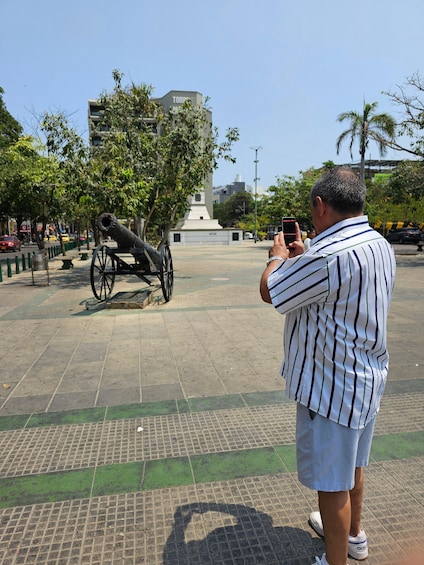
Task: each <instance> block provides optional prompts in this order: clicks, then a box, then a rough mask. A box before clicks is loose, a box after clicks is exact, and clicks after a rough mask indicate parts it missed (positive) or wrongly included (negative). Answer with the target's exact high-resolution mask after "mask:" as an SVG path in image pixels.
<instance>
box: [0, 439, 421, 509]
mask: <svg viewBox="0 0 424 565" xmlns="http://www.w3.org/2000/svg"><path fill="white" fill-rule="evenodd" d="M422 456H424V431H420V432H410V433H401V434H391V435H387V436H377V437H375V438H374V443H373V448H372V451H371V461H372V462H377V461H390V460H396V459H408V458H410V457H422ZM295 471H296V448H295V446H294V445H279V446H275V447H264V448H257V449H246V450H239V451H229V452H221V453H210V454H204V455H192V456H189V457H175V458H169V459H158V460H154V461H146V462H143V461H141V462H129V463H120V464H116V465H105V466H102V467H97V468H90V469H80V470H69V471H61V472H56V473H46V474H39V475H30V476H28V475H26V476H20V477H9V478H3V479H0V493H1V494H0V507H1V508H9V507H13V506H26V505H29V504H36V503H42V502H59V501H63V500H73V499H77V498H88V497H93V496H111V495H116V494H123V493H127V492H136V491H140V490H153V489H160V488H169V487H179V486H184V485H190V484H194V483H204V482H213V481H223V480H231V479H236V478H243V477H254V476H260V475H267V474H275V473H294V472H295Z"/></svg>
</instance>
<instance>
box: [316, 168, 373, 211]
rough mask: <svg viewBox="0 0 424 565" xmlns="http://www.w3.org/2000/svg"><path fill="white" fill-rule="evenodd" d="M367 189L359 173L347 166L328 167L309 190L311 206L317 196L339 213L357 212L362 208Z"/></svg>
mask: <svg viewBox="0 0 424 565" xmlns="http://www.w3.org/2000/svg"><path fill="white" fill-rule="evenodd" d="M366 192H367V189H366V187H365V184H364V183H363V182H362V181H361V179H360V177H359V175H358V174H357V173H355V172H354V171H353V170H352V169H349V168H348V167H333V168H331V169H328V170H327V171H326V172H325V173H324V174H323V175H322V176H321V177H320V178H319V179H318V180H317V181H316V183H315V184H314V186H313V187H312V190H311V202H312V206H315V204H316V198H317V196H320V197H321V198H322V200H323V201H324V202H326V203H327V204H329V205H330V206H331V207H332V208H333V209H334V210H335V211H336V212H339V213H340V214H358V213H361V212H362V211H363V209H364V203H365V196H366Z"/></svg>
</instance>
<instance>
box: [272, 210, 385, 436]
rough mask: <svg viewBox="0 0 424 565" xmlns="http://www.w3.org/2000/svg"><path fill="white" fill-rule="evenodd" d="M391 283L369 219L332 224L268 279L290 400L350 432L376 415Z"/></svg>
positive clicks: (382, 242)
mask: <svg viewBox="0 0 424 565" xmlns="http://www.w3.org/2000/svg"><path fill="white" fill-rule="evenodd" d="M394 277H395V259H394V254H393V250H392V247H391V246H390V245H389V244H388V243H387V241H386V240H385V239H384V238H383V237H382V236H381V235H380V234H379V233H377V232H376V231H375V230H373V229H372V228H371V227H370V226H369V223H368V218H367V216H358V217H354V218H348V219H346V220H343V221H341V222H338V223H337V224H335V225H333V226H332V227H330V228H329V229H327V230H326V231H325V232H323V233H321V234H320V235H319V236H317V237H315V238H314V239H313V241H312V245H311V247H310V249H309V250H308V251H306V252H305V253H304V254H303V255H300V256H298V257H294V258H291V259H287V260H286V261H284V262H283V263H280V264H279V265H278V267H277V268H276V269H275V270H274V271H273V272H272V273H271V274H270V276H269V278H268V289H269V292H270V296H271V299H272V303H273V305H274V307H275V308H276V309H277V311H278V312H279V313H280V314H286V320H285V330H284V360H283V363H282V366H281V374H282V375H283V377H284V378H285V379H286V391H287V396H288V398H291V399H292V400H295V401H296V402H299V403H301V404H303V405H305V406H307V407H308V408H310V409H311V410H313V411H314V412H318V413H319V414H321V415H322V416H324V417H326V418H329V419H330V420H333V421H335V422H339V423H340V424H342V425H344V426H348V427H351V428H362V427H363V426H365V424H366V423H367V422H368V421H369V420H370V418H372V417H373V416H374V415H375V414H376V413H377V412H378V410H379V407H380V400H381V396H382V394H383V390H384V387H385V383H386V378H387V371H388V363H389V356H388V353H387V348H386V325H387V315H388V310H389V304H390V300H391V296H392V292H393V285H394Z"/></svg>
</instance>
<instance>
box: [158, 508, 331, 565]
mask: <svg viewBox="0 0 424 565" xmlns="http://www.w3.org/2000/svg"><path fill="white" fill-rule="evenodd" d="M208 512H214V513H221V514H224V515H226V516H220V517H219V519H220V522H221V523H223V522H224V521H225V522H228V525H223V526H221V527H216V528H214V529H213V530H212V531H210V532H209V533H208V534H207V535H206V537H203V538H202V539H196V540H192V541H186V537H187V530H188V528H189V527H190V528H191V526H190V523H191V522H199V519H198V516H199V515H202V514H206V513H208ZM196 515H197V516H196ZM206 521H207V519H206ZM191 529H194V530H195V531H196V534H197V536H196V537H197V538H198V537H199V531H200V536H202V535H203V534H204V532H205V530H207V529H208V528H207V527H205V524H202V523H197V526H196V525H194V527H193V528H191ZM323 551H324V545H323V542H322V541H321V540H319V539H317V538H313V537H312V536H311V535H310V534H309V533H308V532H305V531H303V530H301V529H299V528H293V527H290V526H284V527H274V526H273V521H272V518H271V516H269V515H268V514H265V513H264V512H260V511H258V510H256V509H255V508H249V507H248V506H243V505H239V504H224V503H222V504H216V503H207V502H204V503H202V502H198V503H194V504H187V505H184V506H179V507H178V508H177V510H176V512H175V514H174V524H173V528H172V532H171V534H170V536H169V538H168V540H167V542H166V545H165V548H164V552H163V564H164V565H188V564H193V565H194V564H195V565H222V563H243V564H244V565H250V564H252V565H253V564H254V563H289V562H290V563H293V564H294V563H301V562H305V563H306V562H307V563H310V562H311V558H312V559H313V557H311V556H314V555H321V554H322V552H323ZM302 558H303V561H302Z"/></svg>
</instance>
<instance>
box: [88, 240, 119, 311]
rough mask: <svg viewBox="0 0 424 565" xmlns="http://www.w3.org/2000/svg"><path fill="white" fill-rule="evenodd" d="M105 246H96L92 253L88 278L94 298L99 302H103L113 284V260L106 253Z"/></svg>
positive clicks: (106, 248)
mask: <svg viewBox="0 0 424 565" xmlns="http://www.w3.org/2000/svg"><path fill="white" fill-rule="evenodd" d="M107 250H108V247H107V246H106V245H98V246H97V247H96V249H95V250H94V252H93V260H92V261H91V268H90V278H91V288H92V290H93V294H94V296H95V297H96V298H97V300H100V301H101V302H103V301H105V300H106V299H107V298H108V297H109V296H110V294H111V292H112V290H113V285H114V284H115V271H116V269H115V260H114V258H113V257H111V256H110V255H109V254H108V252H107Z"/></svg>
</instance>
